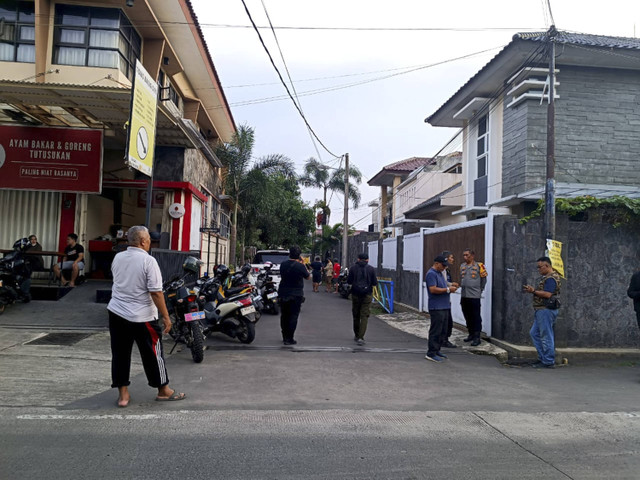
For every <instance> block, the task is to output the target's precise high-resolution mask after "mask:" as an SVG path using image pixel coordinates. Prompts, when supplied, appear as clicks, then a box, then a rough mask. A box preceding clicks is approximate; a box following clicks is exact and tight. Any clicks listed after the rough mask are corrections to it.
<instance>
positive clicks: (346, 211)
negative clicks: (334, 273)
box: [342, 153, 349, 268]
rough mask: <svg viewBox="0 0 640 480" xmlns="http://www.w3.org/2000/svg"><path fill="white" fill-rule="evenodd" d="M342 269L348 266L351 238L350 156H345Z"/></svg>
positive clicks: (346, 154)
mask: <svg viewBox="0 0 640 480" xmlns="http://www.w3.org/2000/svg"><path fill="white" fill-rule="evenodd" d="M342 226H343V228H342V268H344V267H346V266H347V241H348V238H349V154H348V153H345V154H344V220H343V222H342Z"/></svg>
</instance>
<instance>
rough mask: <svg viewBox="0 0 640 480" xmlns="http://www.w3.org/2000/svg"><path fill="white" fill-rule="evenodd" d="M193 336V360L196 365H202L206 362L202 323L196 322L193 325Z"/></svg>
mask: <svg viewBox="0 0 640 480" xmlns="http://www.w3.org/2000/svg"><path fill="white" fill-rule="evenodd" d="M191 336H192V337H193V341H192V342H191V358H193V361H194V362H195V363H201V362H202V360H204V333H203V332H202V325H200V322H198V321H195V322H193V323H192V324H191Z"/></svg>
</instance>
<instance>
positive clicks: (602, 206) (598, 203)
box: [520, 195, 640, 227]
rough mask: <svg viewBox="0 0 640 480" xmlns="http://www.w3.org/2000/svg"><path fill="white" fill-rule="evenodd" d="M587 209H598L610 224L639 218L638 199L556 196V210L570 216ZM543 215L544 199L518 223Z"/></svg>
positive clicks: (615, 224)
mask: <svg viewBox="0 0 640 480" xmlns="http://www.w3.org/2000/svg"><path fill="white" fill-rule="evenodd" d="M589 210H600V211H601V212H602V214H603V218H606V219H607V221H608V222H609V223H611V225H613V226H614V227H619V226H620V225H625V224H628V223H631V222H638V221H639V220H640V199H637V198H629V197H623V196H620V195H615V196H613V197H609V198H596V197H592V196H590V195H585V196H583V197H574V198H556V212H557V213H564V214H566V215H569V216H570V217H575V216H579V215H581V214H584V213H585V212H587V211H589ZM543 215H544V199H540V200H538V207H537V208H536V209H535V210H534V211H533V212H531V214H530V215H527V216H526V217H524V218H522V219H520V224H525V223H527V222H528V221H529V220H532V219H534V218H538V217H541V216H543Z"/></svg>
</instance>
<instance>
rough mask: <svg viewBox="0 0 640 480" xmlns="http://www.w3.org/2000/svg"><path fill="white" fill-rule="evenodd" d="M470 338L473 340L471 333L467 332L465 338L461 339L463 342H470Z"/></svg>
mask: <svg viewBox="0 0 640 480" xmlns="http://www.w3.org/2000/svg"><path fill="white" fill-rule="evenodd" d="M471 340H473V335H471V334H469V336H468V337H467V338H465V339H463V340H462V341H463V342H470V341H471Z"/></svg>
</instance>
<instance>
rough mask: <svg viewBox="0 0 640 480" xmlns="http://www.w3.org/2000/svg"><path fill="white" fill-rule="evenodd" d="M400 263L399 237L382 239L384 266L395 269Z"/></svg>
mask: <svg viewBox="0 0 640 480" xmlns="http://www.w3.org/2000/svg"><path fill="white" fill-rule="evenodd" d="M397 264H398V239H397V238H386V239H384V240H383V241H382V268H387V269H389V270H395V269H396V266H397Z"/></svg>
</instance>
